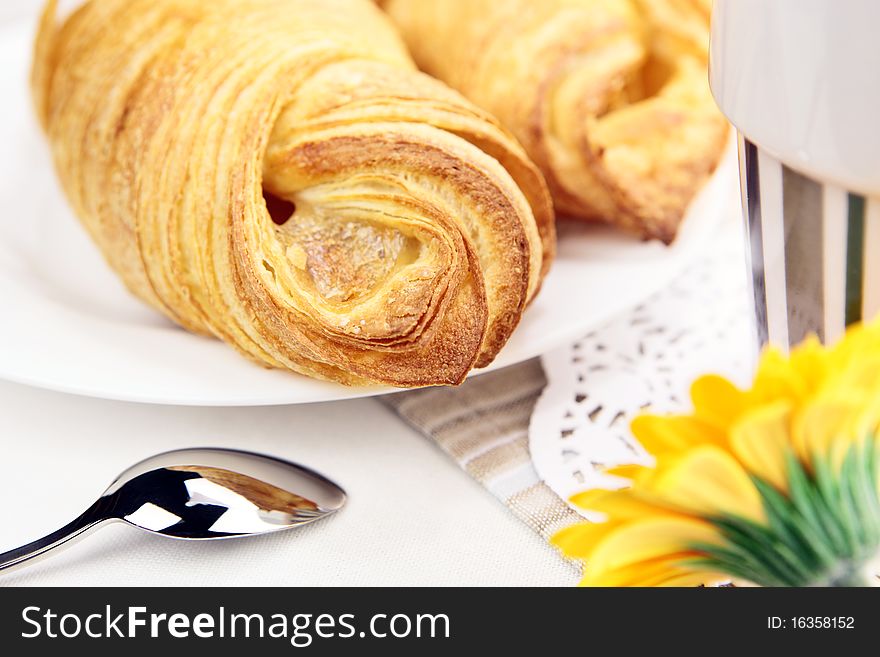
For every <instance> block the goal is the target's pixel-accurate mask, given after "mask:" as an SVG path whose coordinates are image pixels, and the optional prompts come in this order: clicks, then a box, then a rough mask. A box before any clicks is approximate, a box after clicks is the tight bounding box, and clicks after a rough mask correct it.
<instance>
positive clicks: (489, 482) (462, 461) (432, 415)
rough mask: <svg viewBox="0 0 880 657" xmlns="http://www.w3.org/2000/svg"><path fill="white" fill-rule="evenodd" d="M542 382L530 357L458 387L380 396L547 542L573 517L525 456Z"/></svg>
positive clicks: (538, 365) (540, 372)
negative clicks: (530, 421)
mask: <svg viewBox="0 0 880 657" xmlns="http://www.w3.org/2000/svg"><path fill="white" fill-rule="evenodd" d="M546 384H547V380H546V378H545V376H544V371H543V369H542V367H541V362H540V360H538V359H534V360H531V361H528V362H525V363H522V364H520V365H516V366H514V367H508V368H506V369H503V370H500V371H498V372H491V373H489V374H483V375H481V376H478V377H474V378H471V379H469V380H468V381H467V382H466V383H464V384H463V385H462V386H460V387H458V388H426V389H423V390H415V391H412V392H404V393H399V394H395V395H389V396H386V397H384V398H383V401H384V403H385V404H387V405H388V406H389V407H391V409H392V410H394V411H395V412H397V413H398V414H399V415H400V417H401V418H403V419H404V420H405V421H406V422H408V423H409V424H410V425H411V426H413V427H414V428H415V429H416V430H417V431H419V432H421V433H423V434H424V435H426V436H428V437H430V438H431V439H432V440H434V442H436V443H437V444H438V445H439V446H440V447H441V448H442V449H443V450H444V451H445V452H446V453H447V454H449V456H451V457H452V458H453V459H455V461H456V462H457V463H458V464H459V465H460V466H461V467H462V468H463V469H464V470H465V471H466V472H467V473H468V474H469V475H471V476H472V477H473V478H474V479H476V480H477V481H479V482H480V483H481V484H482V485H483V486H485V487H486V488H487V489H488V490H489V491H490V492H491V493H492V494H493V495H495V497H497V498H498V499H499V500H501V501H502V502H503V503H504V504H505V505H507V507H508V508H509V509H510V510H511V511H512V512H513V513H514V514H515V515H516V516H517V517H518V518H519V519H520V520H522V521H523V522H524V523H526V524H527V525H528V526H530V527H531V528H532V529H534V530H535V531H536V532H538V533H539V534H540V535H541V536H543V537H544V538H545V539H549V538H550V536H552V535H553V534H554V533H556V532H557V531H559V530H560V529H562V528H564V527H567V526H569V525H571V524H573V523H575V522H578V520H580V516H578V515H577V514H576V513H575V512H574V511H572V510H571V509H570V508H569V507H568V506H567V505H566V503H565V502H564V501H563V500H562V499H560V498H559V497H558V496H557V495H556V493H554V492H553V491H552V490H550V488H548V487H547V485H546V484H544V483H543V482H542V481H541V480H540V479H539V477H538V474H537V472H535V468H534V466H533V465H532V459H531V456H530V454H529V420H530V418H531V415H532V410H533V409H534V407H535V403H536V402H537V400H538V396H539V395H540V394H541V391H542V390H543V389H544V386H545V385H546Z"/></svg>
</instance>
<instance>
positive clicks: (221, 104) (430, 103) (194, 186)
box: [33, 0, 554, 387]
mask: <svg viewBox="0 0 880 657" xmlns="http://www.w3.org/2000/svg"><path fill="white" fill-rule="evenodd" d="M33 88H34V95H35V101H36V107H37V111H38V114H39V117H40V119H41V122H42V125H43V127H44V129H45V132H46V134H47V136H48V140H49V143H50V144H51V147H52V152H53V156H54V159H55V163H56V168H57V170H58V174H59V176H60V178H61V181H62V183H63V186H64V189H65V192H66V194H67V195H68V197H69V199H70V201H71V203H72V205H73V207H74V209H75V211H76V213H77V214H78V215H79V217H80V218H81V219H82V221H83V223H84V224H85V226H86V227H87V228H88V230H89V232H90V233H91V235H92V237H93V238H94V240H95V242H96V243H97V244H98V246H99V247H100V249H101V251H102V252H103V254H104V256H105V257H106V259H107V260H108V262H109V263H110V265H111V266H112V268H113V269H114V270H115V271H116V272H118V274H119V275H120V276H121V277H122V279H123V280H124V282H125V283H126V285H127V286H128V287H129V288H130V289H131V290H132V291H133V292H134V293H135V294H137V295H138V296H140V297H141V298H142V299H144V300H146V301H148V302H149V303H151V304H152V305H153V306H155V307H156V308H158V309H159V310H161V311H162V312H164V313H165V314H166V315H168V316H169V317H170V318H172V319H173V320H174V321H176V322H178V323H179V324H181V325H182V326H184V327H186V328H188V329H189V330H191V331H194V332H198V333H202V334H206V335H213V336H217V337H219V338H222V339H223V340H225V341H226V342H228V343H229V344H231V345H233V346H234V347H236V348H237V349H238V350H239V351H241V352H242V353H244V354H245V355H247V356H249V357H250V358H251V359H253V360H255V361H257V362H259V363H262V364H264V365H266V366H270V367H277V368H288V369H291V370H295V371H297V372H301V373H304V374H307V375H310V376H314V377H321V378H326V379H331V380H335V381H339V382H342V383H347V384H359V383H365V382H370V383H382V384H389V385H394V386H402V387H405V386H422V385H437V384H457V383H460V382H461V381H462V380H463V379H464V377H465V376H466V375H467V373H468V372H469V371H470V370H471V368H473V367H474V366H483V365H486V364H488V363H489V362H490V361H491V360H492V359H493V358H494V356H495V355H496V354H497V353H498V351H499V349H500V348H501V347H502V346H503V345H504V343H505V342H506V341H507V339H508V337H509V336H510V334H511V332H512V331H513V329H514V328H515V327H516V325H517V323H518V322H519V320H520V317H521V315H522V313H523V309H524V307H525V306H526V304H527V303H528V301H529V300H530V299H531V298H532V297H533V296H534V294H535V293H536V291H537V289H538V287H539V284H540V282H541V279H542V277H543V275H544V274H545V273H546V271H547V267H548V266H549V264H550V261H551V259H552V256H553V250H554V228H553V216H552V208H551V205H550V198H549V195H548V193H547V191H546V187H545V185H544V183H543V180H542V178H541V175H540V173H539V172H538V170H537V169H536V168H535V166H534V165H533V164H531V162H530V161H529V160H528V158H527V156H526V155H525V153H524V151H523V150H522V148H521V147H520V146H519V145H518V144H517V142H516V141H515V140H514V138H513V137H512V136H510V135H509V134H508V133H507V132H505V131H504V129H502V128H501V127H500V126H499V125H498V123H497V122H496V121H495V120H494V119H492V118H491V117H490V116H489V115H488V114H487V113H486V112H485V111H483V110H480V109H477V108H476V107H475V106H474V105H472V104H471V103H469V102H468V101H466V100H464V98H463V97H461V96H460V95H459V94H458V93H456V92H454V91H452V90H450V89H448V88H447V87H445V86H444V85H443V84H442V83H440V82H438V81H436V80H433V79H431V78H429V77H428V76H426V75H424V74H422V73H419V72H418V71H416V70H415V65H414V64H413V63H412V61H411V59H410V58H409V56H408V54H407V52H406V50H405V47H404V45H403V43H402V41H401V40H400V38H399V37H398V36H397V33H396V31H395V30H394V28H393V26H392V25H391V24H390V22H389V21H388V20H387V18H386V17H385V16H384V15H383V14H382V13H381V12H380V11H379V9H378V8H377V7H376V6H375V5H374V4H373V3H372V2H370V1H369V0H211V1H210V2H206V1H204V0H91V1H89V2H87V3H86V4H85V5H84V6H83V7H82V8H80V9H79V10H78V11H76V12H75V13H74V14H73V15H71V16H70V17H69V18H68V19H67V20H65V21H64V22H63V23H61V24H59V23H58V22H57V19H56V7H55V2H54V1H53V2H50V3H49V5H48V7H47V9H46V12H45V15H44V18H43V21H42V25H41V29H40V34H39V37H38V40H37V45H36V59H35V65H34V70H33Z"/></svg>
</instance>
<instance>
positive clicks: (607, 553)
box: [587, 516, 721, 578]
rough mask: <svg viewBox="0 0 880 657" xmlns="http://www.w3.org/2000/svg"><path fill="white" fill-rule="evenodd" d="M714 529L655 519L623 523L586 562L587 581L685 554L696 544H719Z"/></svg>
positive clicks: (701, 524)
mask: <svg viewBox="0 0 880 657" xmlns="http://www.w3.org/2000/svg"><path fill="white" fill-rule="evenodd" d="M720 540H721V538H720V536H719V535H718V533H717V532H716V531H715V529H714V528H713V527H712V526H711V525H709V524H708V523H705V522H703V521H701V520H695V519H691V518H683V517H672V516H662V517H661V516H657V517H652V518H645V519H643V520H638V521H635V522H630V523H626V524H624V525H621V526H619V527H617V528H615V529H614V530H613V531H610V532H608V533H607V535H606V536H605V537H604V538H602V540H601V541H600V542H599V543H598V544H597V545H596V547H595V549H594V550H593V551H592V555H591V557H590V559H589V560H588V562H587V572H588V577H590V578H599V577H601V576H602V573H604V572H606V571H612V570H616V569H619V568H626V567H628V566H631V565H636V564H639V563H641V562H646V561H651V560H654V559H660V558H663V557H669V556H674V555H678V554H681V553H683V552H687V551H688V550H689V548H690V546H691V545H692V544H693V543H695V542H706V543H718V542H719V541H720Z"/></svg>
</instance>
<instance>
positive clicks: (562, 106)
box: [379, 0, 727, 243]
mask: <svg viewBox="0 0 880 657" xmlns="http://www.w3.org/2000/svg"><path fill="white" fill-rule="evenodd" d="M379 2H380V4H381V5H382V7H383V8H384V9H385V10H386V11H387V12H388V13H389V15H390V16H391V17H392V18H393V19H394V21H395V22H396V23H397V25H398V26H399V27H400V28H401V30H402V32H403V34H404V37H405V39H406V42H407V44H408V45H409V47H410V49H411V52H412V53H413V56H414V58H415V60H416V62H417V63H418V64H419V66H420V67H421V68H422V69H423V70H424V71H426V72H428V73H430V74H431V75H434V76H436V77H438V78H439V79H441V80H443V81H445V82H447V83H448V84H450V85H451V86H453V87H455V88H456V89H458V90H459V91H461V92H463V93H464V95H465V96H467V97H468V98H470V99H471V100H473V101H474V102H476V103H477V104H478V105H480V106H482V107H484V108H486V109H488V110H489V111H490V112H492V113H493V114H495V116H497V117H498V118H499V119H500V120H501V122H502V123H503V124H504V125H505V126H506V127H508V128H509V129H510V130H512V131H513V133H514V134H515V135H516V136H517V137H518V138H519V140H520V141H521V142H522V144H523V145H524V146H525V148H526V150H527V152H528V153H529V155H530V156H531V157H532V159H533V160H534V161H535V162H536V163H537V164H538V165H539V167H540V168H541V170H542V171H543V173H544V175H545V177H546V178H547V182H548V184H549V186H550V189H551V191H552V194H553V198H554V201H555V202H556V207H557V210H558V211H559V212H560V213H562V214H566V215H569V216H572V217H576V218H581V219H585V220H593V221H597V220H598V221H605V222H609V223H612V224H615V225H618V226H620V227H622V228H624V229H627V230H629V231H631V232H635V233H636V234H638V235H641V236H643V237H645V238H657V239H660V240H663V241H665V242H667V243H668V242H670V241H672V240H673V239H674V237H675V234H676V232H677V229H678V226H679V224H680V222H681V219H682V217H683V215H684V213H685V211H686V209H687V206H688V205H689V203H690V201H691V200H692V198H693V196H694V195H695V194H696V192H697V191H698V189H699V188H700V186H701V185H702V184H703V183H704V181H705V180H706V178H707V177H708V176H709V174H710V173H711V172H712V170H713V169H714V167H715V165H716V164H717V162H718V160H719V159H720V156H721V154H722V152H723V147H724V144H725V142H726V136H727V123H726V122H725V120H724V119H723V118H722V116H721V114H720V113H719V112H718V110H717V109H716V107H715V104H714V102H713V100H712V96H711V93H710V91H709V85H708V81H707V57H708V55H707V53H708V29H709V28H708V25H709V12H710V5H711V2H710V0H638V1H633V0H540V2H538V1H535V0H430V1H427V0H379Z"/></svg>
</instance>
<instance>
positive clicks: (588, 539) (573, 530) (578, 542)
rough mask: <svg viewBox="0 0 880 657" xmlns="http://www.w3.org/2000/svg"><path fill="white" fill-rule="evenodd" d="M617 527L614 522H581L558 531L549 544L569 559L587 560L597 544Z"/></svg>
mask: <svg viewBox="0 0 880 657" xmlns="http://www.w3.org/2000/svg"><path fill="white" fill-rule="evenodd" d="M619 526H620V523H616V522H582V523H578V524H576V525H572V526H571V527H566V528H565V529H561V530H559V531H558V532H556V533H555V534H554V535H553V536H552V537H551V538H550V542H551V543H552V544H553V545H555V546H556V547H557V548H559V550H560V551H561V552H562V553H563V554H564V555H565V556H567V557H569V558H571V559H589V558H590V556H591V555H592V553H593V550H594V549H595V548H596V546H597V545H598V544H599V542H600V541H601V540H602V539H603V538H605V536H606V535H608V534H609V533H610V532H612V531H613V530H614V529H616V528H618V527H619Z"/></svg>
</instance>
